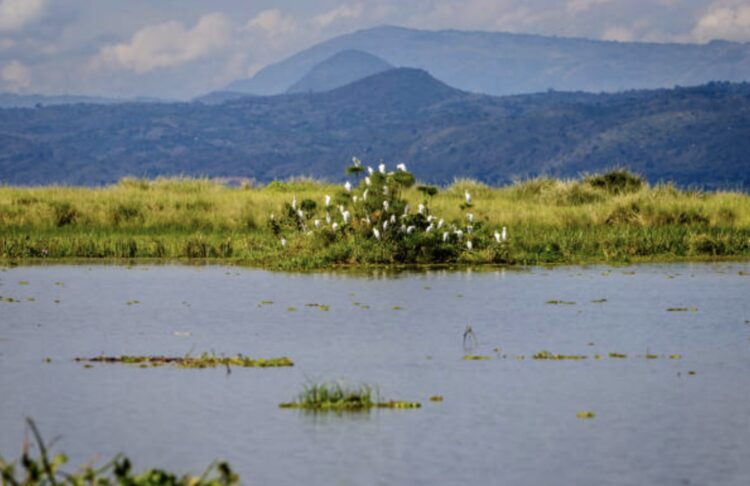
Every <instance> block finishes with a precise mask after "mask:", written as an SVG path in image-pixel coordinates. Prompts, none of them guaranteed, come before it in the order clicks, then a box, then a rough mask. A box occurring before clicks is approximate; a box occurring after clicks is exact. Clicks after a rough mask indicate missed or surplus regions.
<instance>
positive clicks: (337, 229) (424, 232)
mask: <svg viewBox="0 0 750 486" xmlns="http://www.w3.org/2000/svg"><path fill="white" fill-rule="evenodd" d="M354 160H355V163H354V165H353V166H351V167H349V168H348V169H347V173H348V174H355V175H359V173H360V172H361V171H360V170H359V169H360V168H361V167H362V165H361V162H360V161H359V159H356V158H355V159H354ZM396 169H397V170H396V171H392V172H389V171H388V170H387V167H386V165H385V164H383V163H381V164H379V166H378V170H374V169H372V168H370V167H368V170H367V172H368V175H367V176H366V177H365V178H364V180H362V181H361V182H358V183H357V184H356V185H355V184H352V183H351V182H350V181H347V182H346V183H345V184H344V185H343V190H340V191H339V192H338V193H336V194H335V195H334V196H333V197H331V196H330V195H326V196H325V200H324V204H323V205H322V207H321V209H318V206H317V204H316V203H315V202H314V201H310V202H309V203H308V204H307V210H306V211H300V210H299V209H298V208H297V207H298V204H297V200H296V197H295V198H293V199H292V202H291V203H285V204H284V207H283V208H282V210H281V214H282V216H281V217H279V218H276V217H271V218H269V226H270V229H271V231H272V232H273V233H274V235H276V237H277V238H279V239H280V241H284V242H285V243H286V242H287V241H290V240H291V239H293V238H297V239H298V240H299V239H301V240H302V241H305V243H304V244H307V245H311V246H312V247H313V248H320V249H322V248H330V247H334V246H336V245H338V246H340V248H341V252H345V253H346V254H347V255H349V260H351V261H352V262H358V263H454V262H465V263H481V262H484V263H509V262H510V248H509V239H508V229H507V227H505V226H503V227H502V228H489V227H487V225H486V224H485V222H484V221H483V220H481V218H478V217H477V216H476V212H475V211H476V209H475V208H474V207H473V205H472V203H471V201H472V197H471V194H470V193H469V191H468V190H466V191H465V194H464V202H463V203H462V204H460V206H459V207H460V209H461V211H462V213H461V215H462V217H460V218H455V219H453V220H448V219H446V218H444V217H440V215H438V214H433V212H432V210H431V208H430V200H431V198H432V196H434V195H435V194H436V193H437V188H434V187H430V186H424V190H422V191H421V192H422V193H423V194H424V196H425V199H424V200H423V201H422V202H420V203H419V204H418V207H417V211H412V210H411V208H410V206H409V204H407V201H406V199H405V198H404V197H403V194H404V192H405V191H406V190H408V189H409V188H411V187H412V186H414V184H415V178H414V176H413V174H412V173H411V172H408V171H407V169H406V165H405V164H403V163H401V164H398V166H397V168H396ZM303 204H304V202H303ZM470 208H471V211H469V209H470Z"/></svg>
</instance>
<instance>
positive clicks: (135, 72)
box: [0, 0, 750, 99]
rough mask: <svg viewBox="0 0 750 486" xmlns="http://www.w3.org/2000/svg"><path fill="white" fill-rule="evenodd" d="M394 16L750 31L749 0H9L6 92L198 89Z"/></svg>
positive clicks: (673, 34)
mask: <svg viewBox="0 0 750 486" xmlns="http://www.w3.org/2000/svg"><path fill="white" fill-rule="evenodd" d="M384 24H388V25H399V26H404V27H413V28H420V29H431V30H436V29H462V30H486V31H503V32H516V33H531V34H542V35H556V36H565V37H586V38H591V39H603V40H616V41H640V42H688V43H704V42H708V41H710V40H713V39H723V40H730V41H737V42H750V0H381V1H374V0H359V1H357V0H316V1H315V2H312V1H309V0H281V1H268V0H247V1H240V0H0V92H15V93H22V94H23V93H27V94H28V93H41V94H86V95H96V96H107V97H118V98H129V97H136V96H151V97H161V98H166V99H189V98H191V97H193V96H196V95H199V94H204V93H207V92H209V91H212V90H216V89H220V88H222V87H223V86H226V85H227V84H228V83H229V82H231V81H233V80H236V79H242V78H247V77H250V76H252V75H253V74H254V73H255V72H257V71H258V70H259V69H261V68H262V67H263V66H265V65H268V64H270V63H273V62H276V61H279V60H282V59H283V58H285V57H287V56H289V55H291V54H294V53H296V52H298V51H299V50H301V49H304V48H306V47H309V46H311V45H313V44H316V43H318V42H320V41H323V40H326V39H328V38H331V37H335V36H337V35H340V34H344V33H347V32H352V31H355V30H359V29H365V28H370V27H375V26H378V25H384Z"/></svg>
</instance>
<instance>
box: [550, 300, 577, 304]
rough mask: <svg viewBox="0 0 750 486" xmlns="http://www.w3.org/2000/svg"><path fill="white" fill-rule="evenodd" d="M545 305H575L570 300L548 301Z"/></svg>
mask: <svg viewBox="0 0 750 486" xmlns="http://www.w3.org/2000/svg"><path fill="white" fill-rule="evenodd" d="M545 304H552V305H576V303H575V302H573V301H572V300H548V301H547V302H545Z"/></svg>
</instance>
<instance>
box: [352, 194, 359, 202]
mask: <svg viewBox="0 0 750 486" xmlns="http://www.w3.org/2000/svg"><path fill="white" fill-rule="evenodd" d="M352 201H354V204H357V201H359V196H352Z"/></svg>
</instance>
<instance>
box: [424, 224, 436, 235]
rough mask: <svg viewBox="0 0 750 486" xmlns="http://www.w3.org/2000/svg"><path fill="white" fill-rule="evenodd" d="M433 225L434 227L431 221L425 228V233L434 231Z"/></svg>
mask: <svg viewBox="0 0 750 486" xmlns="http://www.w3.org/2000/svg"><path fill="white" fill-rule="evenodd" d="M433 227H434V225H433V224H432V223H430V224H429V226H427V228H426V229H425V230H424V232H425V233H429V232H430V231H432V228H433Z"/></svg>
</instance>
